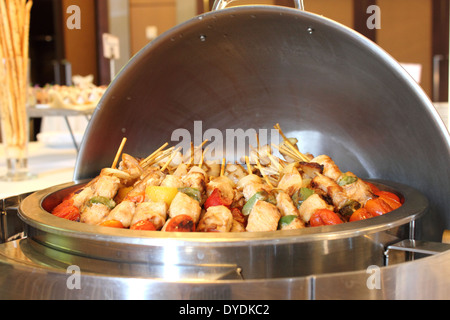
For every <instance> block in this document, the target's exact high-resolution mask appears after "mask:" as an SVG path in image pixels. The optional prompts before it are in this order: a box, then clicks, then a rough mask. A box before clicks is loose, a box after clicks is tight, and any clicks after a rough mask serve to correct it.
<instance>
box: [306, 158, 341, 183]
mask: <svg viewBox="0 0 450 320" xmlns="http://www.w3.org/2000/svg"><path fill="white" fill-rule="evenodd" d="M311 162H315V163H318V164H320V165H322V166H323V175H324V176H327V177H329V178H331V179H333V180H334V181H337V180H338V179H339V177H340V176H341V174H342V172H341V170H340V169H339V167H338V166H337V165H336V164H335V163H334V161H333V160H332V159H331V158H330V157H329V156H327V155H320V156H317V157H315V158H314V159H312V160H311Z"/></svg>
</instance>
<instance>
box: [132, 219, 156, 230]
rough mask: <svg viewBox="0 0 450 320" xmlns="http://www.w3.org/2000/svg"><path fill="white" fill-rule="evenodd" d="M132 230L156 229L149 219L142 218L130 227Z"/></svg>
mask: <svg viewBox="0 0 450 320" xmlns="http://www.w3.org/2000/svg"><path fill="white" fill-rule="evenodd" d="M130 229H131V230H147V231H156V228H155V225H154V224H153V223H152V222H151V221H149V220H141V221H138V222H136V223H135V224H133V225H132V226H131V227H130Z"/></svg>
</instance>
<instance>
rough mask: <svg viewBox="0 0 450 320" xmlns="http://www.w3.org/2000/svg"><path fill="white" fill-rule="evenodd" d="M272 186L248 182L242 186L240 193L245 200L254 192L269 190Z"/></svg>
mask: <svg viewBox="0 0 450 320" xmlns="http://www.w3.org/2000/svg"><path fill="white" fill-rule="evenodd" d="M271 190H272V187H270V186H269V185H267V184H265V183H249V184H247V185H246V186H245V187H244V190H243V191H242V194H243V195H244V198H245V201H246V202H247V201H248V200H249V199H250V198H251V197H252V196H253V195H254V194H255V193H257V192H259V191H267V192H270V191H271Z"/></svg>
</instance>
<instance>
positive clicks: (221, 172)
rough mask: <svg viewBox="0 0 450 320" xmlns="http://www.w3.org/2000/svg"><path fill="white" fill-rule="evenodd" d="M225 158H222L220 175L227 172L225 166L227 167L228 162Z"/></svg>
mask: <svg viewBox="0 0 450 320" xmlns="http://www.w3.org/2000/svg"><path fill="white" fill-rule="evenodd" d="M225 161H226V160H225V158H222V166H221V167H220V176H221V177H223V175H224V174H225V167H226V163H225Z"/></svg>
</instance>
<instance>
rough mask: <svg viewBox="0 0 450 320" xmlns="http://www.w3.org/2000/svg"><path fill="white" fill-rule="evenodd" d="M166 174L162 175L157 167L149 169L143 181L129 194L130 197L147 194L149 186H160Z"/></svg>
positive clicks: (144, 174)
mask: <svg viewBox="0 0 450 320" xmlns="http://www.w3.org/2000/svg"><path fill="white" fill-rule="evenodd" d="M164 178H165V174H164V173H162V172H161V171H160V170H159V168H157V167H149V168H147V169H146V170H145V171H144V173H143V174H142V176H141V179H140V180H139V181H137V182H136V183H135V184H134V186H133V189H132V190H131V191H130V192H129V193H128V197H130V198H132V197H135V196H138V195H140V194H142V193H144V192H145V188H146V187H148V186H159V185H161V182H162V181H163V180H164Z"/></svg>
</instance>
